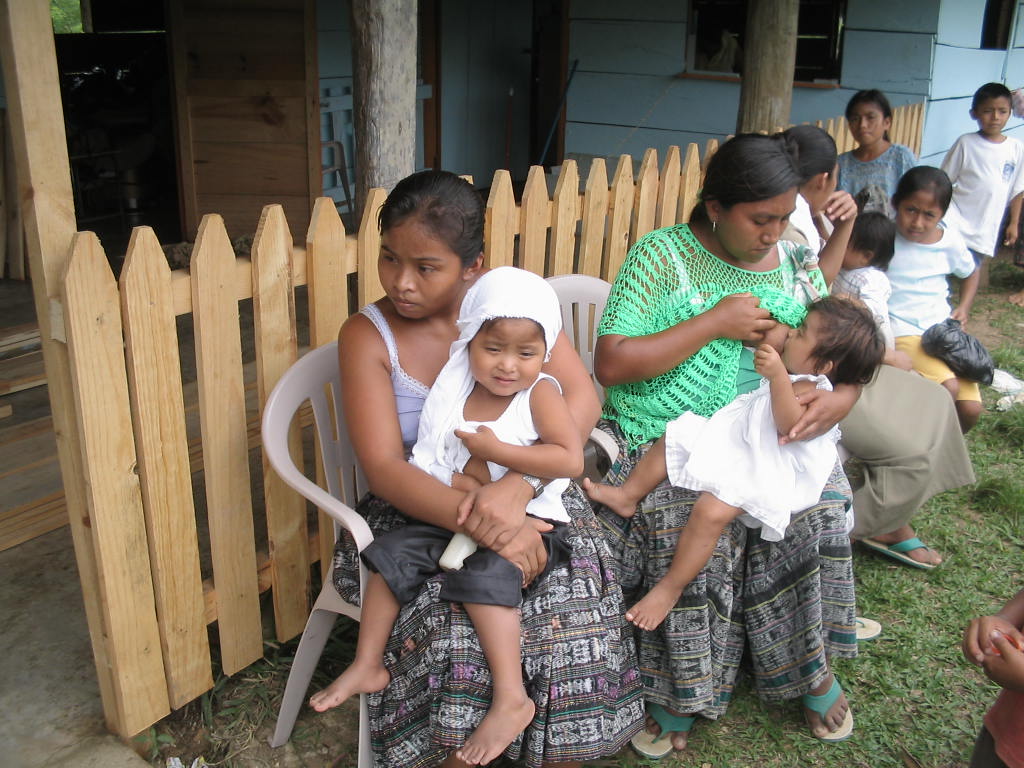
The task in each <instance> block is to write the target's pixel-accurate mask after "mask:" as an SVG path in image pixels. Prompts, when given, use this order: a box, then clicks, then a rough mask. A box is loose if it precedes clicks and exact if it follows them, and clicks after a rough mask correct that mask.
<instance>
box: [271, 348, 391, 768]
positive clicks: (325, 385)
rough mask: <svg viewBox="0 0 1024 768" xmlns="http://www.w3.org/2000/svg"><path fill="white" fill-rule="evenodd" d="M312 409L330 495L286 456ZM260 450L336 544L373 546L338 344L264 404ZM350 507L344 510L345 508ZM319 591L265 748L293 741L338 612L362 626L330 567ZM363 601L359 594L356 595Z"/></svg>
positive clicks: (288, 376)
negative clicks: (295, 428) (322, 518)
mask: <svg viewBox="0 0 1024 768" xmlns="http://www.w3.org/2000/svg"><path fill="white" fill-rule="evenodd" d="M306 401H309V402H310V404H311V405H312V407H313V418H314V421H315V422H316V434H317V436H318V438H319V443H320V456H321V460H322V462H323V469H324V476H325V478H326V481H327V490H326V491H325V490H323V489H322V488H320V486H318V485H317V484H316V483H314V482H312V481H311V480H309V479H308V478H307V477H306V476H305V474H304V473H303V472H302V470H301V469H300V468H299V467H297V466H296V465H295V462H294V461H293V459H292V456H291V453H290V452H289V450H288V430H289V427H290V425H291V423H292V420H293V419H294V417H295V416H296V414H297V413H298V411H299V409H300V408H301V407H302V405H303V404H304V403H305V402H306ZM262 434H263V450H264V452H265V453H266V456H267V459H268V460H269V462H270V465H271V466H272V467H273V468H274V470H275V471H276V472H277V474H279V475H280V476H281V479H282V480H284V481H285V482H286V483H287V484H288V485H290V486H291V487H292V488H294V489H295V490H296V491H298V492H299V493H300V494H302V495H303V496H304V497H306V498H307V499H309V500H310V501H312V502H313V503H314V504H316V505H317V506H318V507H319V508H320V509H322V510H324V512H326V513H327V514H329V515H330V516H331V517H332V518H333V519H334V538H335V540H337V538H338V533H339V529H340V527H341V526H344V527H345V528H346V529H347V530H348V531H349V533H350V534H351V535H352V538H353V539H354V540H355V543H356V546H357V547H358V548H359V551H360V552H361V551H362V550H363V549H364V548H365V547H366V546H367V545H368V544H369V543H370V542H371V541H373V534H371V533H370V529H369V527H368V526H367V525H366V521H365V520H364V519H363V518H362V516H360V515H359V514H357V513H356V512H355V510H353V509H352V507H351V506H349V505H350V504H355V503H356V501H357V500H358V499H359V498H360V496H361V495H362V494H363V493H365V491H366V490H367V482H366V478H365V476H364V475H363V473H362V471H361V470H360V469H359V465H358V464H357V462H356V455H355V452H354V451H353V449H352V445H351V443H350V442H349V439H348V430H347V429H346V426H345V418H344V413H343V411H342V408H341V374H340V371H339V370H338V343H337V342H331V343H330V344H325V345H324V346H322V347H319V348H317V349H314V350H312V351H310V352H307V353H306V354H305V355H303V356H302V357H301V358H300V359H299V360H298V362H296V363H295V365H293V366H292V367H291V368H289V369H288V370H287V371H286V372H285V374H284V375H283V376H282V377H281V379H280V380H279V381H278V382H277V386H276V387H274V391H273V392H271V393H270V397H268V398H267V403H266V406H265V407H264V409H263V428H262ZM346 502H347V503H346ZM323 571H324V576H325V578H324V584H323V587H322V588H321V590H320V595H319V596H318V597H317V599H316V602H315V603H314V605H313V610H312V612H311V613H310V614H309V619H308V620H307V621H306V628H305V629H304V630H303V632H302V639H301V640H300V641H299V647H298V650H297V651H296V652H295V660H294V661H293V662H292V668H291V671H290V672H289V673H288V683H287V685H286V686H285V690H284V698H283V699H282V700H281V709H280V711H279V712H278V713H277V726H276V727H275V729H274V735H273V736H272V737H271V739H270V746H272V747H279V746H281V745H282V744H284V743H285V742H286V741H288V739H289V738H290V737H291V733H292V728H294V727H295V720H296V718H297V717H298V714H299V710H300V709H301V708H302V704H303V702H304V701H305V698H306V690H307V688H308V687H309V682H310V680H312V678H313V671H314V670H315V669H316V665H317V663H318V662H319V661H320V654H321V653H323V650H324V645H325V644H326V643H327V638H328V637H329V636H330V634H331V629H332V628H333V627H334V622H335V620H336V619H337V617H338V614H339V613H343V614H345V615H346V616H350V617H351V618H353V619H355V620H356V621H358V620H359V614H360V611H359V606H357V605H353V604H351V603H349V602H347V601H345V600H343V599H342V598H341V596H340V595H339V594H338V592H337V590H336V589H335V588H334V584H333V583H332V581H331V572H330V566H329V564H324V566H323ZM359 583H360V592H361V591H362V589H363V588H364V586H365V584H366V567H365V566H364V565H363V564H362V563H360V565H359ZM360 597H361V595H360ZM358 767H359V768H373V753H372V751H371V749H370V719H369V712H368V709H367V705H366V696H365V695H364V696H360V697H359V760H358Z"/></svg>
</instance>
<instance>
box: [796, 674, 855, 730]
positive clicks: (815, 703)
mask: <svg viewBox="0 0 1024 768" xmlns="http://www.w3.org/2000/svg"><path fill="white" fill-rule="evenodd" d="M842 692H843V689H842V686H840V685H839V680H837V679H836V677H835V675H833V676H832V687H830V688H829V689H828V691H826V692H825V693H823V694H821V695H820V696H815V695H814V694H811V693H805V694H804V695H803V696H801V697H800V701H801V702H803V705H804V706H805V707H806V708H807V709H809V710H811V711H812V712H817V713H818V716H819V717H820V718H821V721H822V722H825V716H826V715H827V714H828V711H829V710H830V709H832V705H833V704H835V703H836V700H837V699H838V698H839V696H840V695H841V694H842ZM852 733H853V711H852V710H851V709H850V708H849V707H847V709H846V717H844V718H843V722H842V724H841V725H840V726H839V727H838V728H836V730H834V731H832V732H831V733H827V734H825V735H824V736H818V735H817V734H816V733H814V731H811V735H813V736H814V738H816V739H818V740H819V741H825V742H829V743H832V742H836V741H845V740H846V739H848V738H850V735H851V734H852Z"/></svg>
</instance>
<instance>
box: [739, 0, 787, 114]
mask: <svg viewBox="0 0 1024 768" xmlns="http://www.w3.org/2000/svg"><path fill="white" fill-rule="evenodd" d="M799 13H800V2H799V0H756V2H749V3H747V35H746V41H745V44H744V47H745V49H746V50H745V51H744V54H743V76H742V78H741V81H740V111H739V115H737V118H736V132H737V133H750V132H753V131H771V130H773V129H774V128H775V126H778V125H789V110H790V106H791V105H792V102H793V70H794V67H795V66H796V31H797V17H798V16H799Z"/></svg>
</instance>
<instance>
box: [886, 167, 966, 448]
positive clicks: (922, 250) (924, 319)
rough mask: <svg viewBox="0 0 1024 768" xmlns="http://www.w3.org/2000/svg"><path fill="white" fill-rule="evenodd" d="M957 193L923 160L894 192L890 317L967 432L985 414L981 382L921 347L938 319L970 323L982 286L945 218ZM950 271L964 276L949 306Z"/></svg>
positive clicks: (901, 343) (903, 347)
mask: <svg viewBox="0 0 1024 768" xmlns="http://www.w3.org/2000/svg"><path fill="white" fill-rule="evenodd" d="M952 196H953V185H952V184H951V183H950V181H949V177H948V176H947V175H946V174H945V172H944V171H941V170H939V169H938V168H932V167H930V166H917V167H916V168H912V169H910V170H909V171H907V172H906V173H905V174H904V175H903V178H901V179H900V182H899V185H898V186H897V187H896V193H895V194H894V195H893V196H892V202H893V206H894V207H895V208H896V244H895V253H894V255H893V259H892V263H890V264H889V270H888V276H889V282H890V283H891V284H892V296H891V297H890V299H889V319H890V322H891V323H892V330H893V335H894V336H895V337H896V349H897V350H900V351H902V352H906V353H907V354H908V355H909V356H910V359H911V362H912V363H913V366H914V370H916V371H917V372H918V373H920V374H922V375H923V376H924V377H925V378H927V379H931V380H932V381H935V382H937V383H939V384H941V385H942V386H944V387H945V388H946V389H947V390H948V391H949V393H950V395H952V397H953V399H954V401H955V402H956V411H957V416H958V417H959V419H960V429H961V430H962V431H964V432H967V431H968V430H969V429H970V428H971V427H973V426H974V425H975V424H976V423H977V421H978V417H979V416H980V415H981V410H982V405H981V392H980V390H979V388H978V384H977V382H974V381H970V380H968V379H961V378H958V377H957V376H956V374H954V373H953V371H952V370H950V368H949V366H947V365H946V364H945V363H944V362H942V361H941V360H939V359H937V358H934V357H932V356H931V355H928V354H925V352H924V351H923V350H922V349H921V335H922V334H923V333H924V332H925V331H926V330H928V328H929V327H931V326H933V325H935V324H936V323H941V322H942V321H943V320H945V319H946V318H948V317H953V318H954V319H956V320H959V321H960V322H961V323H963V324H966V323H967V318H968V316H969V315H970V311H971V304H972V303H973V301H974V295H975V293H976V292H977V290H978V273H977V272H976V270H975V264H974V257H973V256H972V255H971V252H970V251H969V250H968V249H967V246H966V244H965V243H964V241H963V238H962V237H960V234H959V232H957V230H956V229H954V228H952V227H946V226H944V225H942V224H941V222H942V218H943V217H944V216H945V215H946V210H947V209H948V208H949V202H950V199H951V198H952ZM949 275H955V276H956V277H959V278H962V279H963V282H962V283H961V285H960V303H959V305H958V306H957V307H956V308H955V309H951V308H950V306H949V285H948V283H947V282H946V278H947V277H948V276H949Z"/></svg>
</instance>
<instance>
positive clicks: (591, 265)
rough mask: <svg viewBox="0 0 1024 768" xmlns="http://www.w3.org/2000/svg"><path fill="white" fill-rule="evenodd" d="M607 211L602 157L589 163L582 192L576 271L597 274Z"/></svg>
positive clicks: (606, 180)
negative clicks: (577, 265) (581, 222)
mask: <svg viewBox="0 0 1024 768" xmlns="http://www.w3.org/2000/svg"><path fill="white" fill-rule="evenodd" d="M607 215H608V172H607V171H606V170H605V164H604V158H603V157H596V158H594V160H593V161H592V162H591V163H590V172H589V173H588V174H587V188H586V191H585V193H584V195H583V228H582V230H581V232H580V263H579V268H578V269H579V272H580V273H581V274H584V275H591V276H592V277H601V274H602V273H601V254H602V253H603V251H604V227H605V217H606V216H607Z"/></svg>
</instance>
